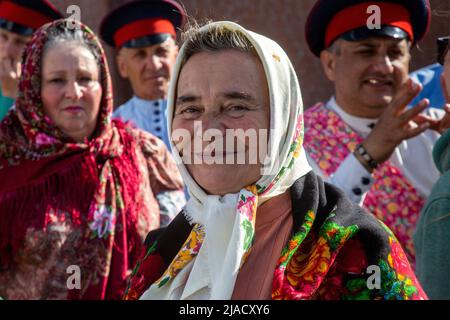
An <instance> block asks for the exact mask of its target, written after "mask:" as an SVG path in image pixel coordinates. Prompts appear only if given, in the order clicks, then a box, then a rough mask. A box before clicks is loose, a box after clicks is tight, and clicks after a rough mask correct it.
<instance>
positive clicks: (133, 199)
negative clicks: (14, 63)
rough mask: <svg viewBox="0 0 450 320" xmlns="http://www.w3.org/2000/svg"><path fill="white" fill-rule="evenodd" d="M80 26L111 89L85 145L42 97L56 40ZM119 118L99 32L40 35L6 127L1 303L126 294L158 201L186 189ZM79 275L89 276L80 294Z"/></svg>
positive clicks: (1, 169)
mask: <svg viewBox="0 0 450 320" xmlns="http://www.w3.org/2000/svg"><path fill="white" fill-rule="evenodd" d="M74 23H76V25H75V27H76V29H78V30H81V32H82V34H83V37H84V38H85V39H86V40H87V42H88V46H89V48H90V49H91V50H92V51H93V52H96V53H97V56H99V57H100V61H99V69H100V81H101V85H102V89H103V91H102V92H103V96H102V99H101V106H100V111H99V115H98V123H97V127H96V130H95V132H94V134H93V136H92V137H91V139H89V140H88V139H86V140H85V141H84V142H82V143H77V142H75V141H73V140H72V139H71V138H70V137H68V136H67V135H65V134H64V133H63V132H62V131H61V130H60V129H59V128H58V127H56V126H55V124H54V123H53V121H52V120H51V119H50V118H49V117H48V116H46V114H45V113H44V111H43V106H42V100H41V94H40V88H41V64H42V54H43V48H44V46H45V43H46V42H47V41H48V35H49V32H50V31H51V30H53V29H55V28H62V29H67V30H70V29H71V28H72V29H73V26H74ZM112 111H113V102H112V90H111V79H110V75H109V71H108V67H107V61H106V58H105V55H104V52H103V49H102V47H101V45H100V43H99V41H98V40H97V38H96V36H95V35H94V33H93V32H92V31H91V30H90V29H89V28H88V27H86V26H84V25H83V24H81V23H78V22H75V21H71V20H58V21H55V22H53V23H50V24H47V25H45V26H43V27H42V28H41V29H39V30H38V31H37V32H36V33H35V34H34V36H33V38H32V40H31V41H30V42H29V44H28V45H27V47H26V51H25V53H24V56H23V70H22V79H21V81H20V83H19V95H18V99H17V101H16V106H15V108H14V109H13V110H11V111H10V112H9V113H8V115H7V116H6V117H5V118H4V120H3V121H2V123H1V125H0V181H1V182H0V296H4V297H5V298H19V299H22V298H31V299H45V298H57V299H66V298H70V299H78V298H85V299H104V298H118V297H120V295H121V294H122V291H123V287H124V284H125V280H126V277H127V276H128V274H129V271H130V266H132V265H133V264H134V263H135V260H136V254H137V253H138V252H139V251H140V248H141V244H142V242H143V239H144V237H145V235H146V233H147V232H148V231H150V230H151V229H154V228H157V227H158V226H159V208H158V203H157V201H156V200H155V196H156V195H157V193H159V192H162V191H165V190H182V182H181V177H180V175H179V173H178V171H177V170H176V167H175V164H174V162H173V161H172V159H171V158H170V156H169V154H168V153H167V150H166V149H165V147H164V146H163V145H162V143H160V142H159V141H158V140H157V139H156V138H154V137H153V136H151V135H149V134H146V133H144V132H141V131H138V130H135V129H132V128H129V127H128V126H126V125H124V124H123V123H121V122H117V121H111V114H112ZM70 270H78V271H79V273H80V275H81V276H80V277H79V279H78V280H79V281H78V282H79V283H78V285H77V281H76V280H77V279H76V278H74V282H73V283H74V287H70V286H69V285H68V284H69V282H70V281H69V280H70V279H68V277H69V276H70V275H71V273H70V272H69V271H70ZM32 274H34V277H32V276H31V275H32ZM24 280H25V282H28V283H26V284H24ZM69 287H70V288H69Z"/></svg>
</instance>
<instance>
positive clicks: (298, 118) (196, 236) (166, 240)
mask: <svg viewBox="0 0 450 320" xmlns="http://www.w3.org/2000/svg"><path fill="white" fill-rule="evenodd" d="M184 37H185V40H184V44H183V46H182V49H181V50H180V55H179V57H178V60H177V64H176V67H175V72H174V75H175V76H174V77H173V83H172V86H171V91H170V95H169V114H168V116H169V119H168V121H169V123H170V126H169V128H171V130H172V133H171V137H172V139H173V141H172V147H173V149H174V150H176V151H178V152H176V153H175V152H174V156H175V157H176V160H177V161H178V163H179V168H180V170H181V174H182V176H183V178H184V179H185V182H186V184H187V185H188V189H189V192H190V195H191V198H190V199H189V201H188V203H187V206H186V207H185V209H184V210H183V211H182V213H181V214H180V215H178V216H177V217H176V218H175V219H174V221H173V222H172V223H171V224H170V225H169V226H168V227H167V228H166V229H165V230H163V231H160V232H153V233H152V234H150V236H149V241H148V246H147V248H146V249H145V250H144V251H143V254H142V258H141V259H140V261H139V263H138V265H137V266H136V269H135V271H134V273H133V275H132V277H131V281H130V283H129V287H128V289H127V292H126V295H125V298H126V299H137V298H141V299H224V300H228V299H252V300H253V299H425V298H426V295H425V294H424V293H423V291H422V289H421V287H420V285H419V283H418V282H417V280H416V278H415V276H414V273H413V272H412V270H411V267H410V265H409V263H408V261H407V258H406V257H405V254H404V252H403V250H402V248H401V246H400V245H399V243H398V241H397V240H396V239H395V237H394V236H393V235H392V233H391V231H390V230H389V229H388V228H387V227H385V226H384V225H383V224H382V223H381V222H379V221H378V220H376V219H375V218H374V217H373V216H371V215H369V214H367V213H366V212H364V211H363V210H362V209H361V208H360V207H358V206H356V205H354V204H352V203H351V202H350V201H349V200H348V199H347V198H346V197H345V195H344V194H343V193H342V192H341V191H340V190H339V189H337V188H336V187H334V186H332V185H330V184H327V183H324V182H323V181H322V180H321V179H320V178H319V177H318V176H317V175H316V174H314V173H313V172H311V170H310V167H309V165H308V163H307V161H306V158H305V152H304V150H303V148H302V138H303V122H302V120H303V118H302V99H301V92H300V87H299V84H298V80H297V76H296V74H295V71H294V69H293V67H292V65H291V63H290V61H289V59H288V57H287V55H286V53H285V52H284V51H283V50H282V49H281V48H280V47H279V46H278V45H277V44H276V43H275V42H273V41H272V40H270V39H267V38H265V37H263V36H261V35H258V34H256V33H253V32H250V31H247V30H246V29H244V28H243V27H241V26H239V25H237V24H234V23H231V22H216V23H211V24H208V25H206V26H204V27H202V28H196V27H194V28H193V29H191V30H190V31H188V32H187V33H186V34H185V36H184ZM210 130H214V131H215V139H214V142H217V141H220V140H225V138H228V135H229V134H231V133H232V132H239V131H241V133H242V131H244V132H246V133H248V135H247V136H246V137H242V136H241V135H240V134H239V133H236V134H235V135H236V136H238V140H239V141H241V143H242V144H244V148H241V149H240V150H239V148H237V150H234V148H233V146H234V144H232V143H227V145H226V147H225V148H224V150H225V151H220V148H216V149H217V150H215V152H212V151H211V150H210V149H209V147H210V146H211V144H208V143H206V142H208V140H213V139H211V137H210V136H212V134H211V132H210V133H208V134H207V132H208V131H210ZM267 130H269V136H268V137H267V136H266V137H264V132H265V131H267ZM203 131H204V132H203ZM252 131H253V132H257V134H254V135H253V138H251V134H250V133H251V132H252ZM186 132H188V133H190V136H191V139H192V141H185V140H186V136H187V135H186ZM258 133H262V134H258ZM202 135H204V136H208V137H206V138H205V137H204V138H203V139H202V141H200V143H199V141H198V137H199V136H202ZM255 136H257V137H258V141H257V142H258V146H257V147H255V146H254V145H252V144H251V140H252V139H253V140H254V137H255ZM180 137H182V138H180ZM221 138H222V139H221ZM266 144H267V148H266V147H265V145H266ZM189 145H194V148H193V149H194V150H191V151H189ZM196 146H197V147H196ZM216 146H217V144H216ZM264 149H266V150H267V152H268V153H267V154H266V155H267V157H264V156H262V155H264V154H265V153H264V152H260V151H261V150H264ZM189 152H190V153H189ZM255 152H256V153H257V154H258V161H256V164H255V163H254V162H252V161H250V159H251V158H252V157H253V158H254V157H255V155H254V153H255ZM242 154H243V155H244V156H245V163H244V164H239V163H238V164H233V161H227V162H226V164H223V161H220V160H221V159H218V160H219V161H211V157H213V158H217V155H219V156H224V155H225V156H226V157H228V156H229V155H231V157H230V158H231V159H233V158H234V160H236V156H239V155H242ZM200 156H201V158H202V160H203V161H198V159H195V157H200ZM193 158H194V159H193ZM219 158H220V157H219ZM189 160H191V161H189ZM215 160H217V159H215ZM227 160H228V159H227ZM221 163H222V164H221Z"/></svg>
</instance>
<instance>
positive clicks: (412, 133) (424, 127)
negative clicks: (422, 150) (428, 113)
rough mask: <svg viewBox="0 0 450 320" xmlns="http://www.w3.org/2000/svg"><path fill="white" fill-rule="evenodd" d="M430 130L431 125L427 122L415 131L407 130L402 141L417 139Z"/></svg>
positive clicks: (414, 129)
mask: <svg viewBox="0 0 450 320" xmlns="http://www.w3.org/2000/svg"><path fill="white" fill-rule="evenodd" d="M428 129H430V123H429V122H428V121H427V122H424V123H422V124H420V125H419V126H417V127H415V128H413V129H409V130H406V131H405V133H404V135H403V139H402V140H408V139H411V138H414V137H417V136H418V135H419V134H421V133H423V132H425V131H426V130H428Z"/></svg>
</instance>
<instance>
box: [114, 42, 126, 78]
mask: <svg viewBox="0 0 450 320" xmlns="http://www.w3.org/2000/svg"><path fill="white" fill-rule="evenodd" d="M125 61H126V57H125V53H124V52H123V49H119V52H117V54H116V62H117V69H118V70H119V74H120V76H121V77H122V78H125V79H127V78H128V68H127V64H126V62H125Z"/></svg>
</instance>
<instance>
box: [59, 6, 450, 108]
mask: <svg viewBox="0 0 450 320" xmlns="http://www.w3.org/2000/svg"><path fill="white" fill-rule="evenodd" d="M52 1H53V3H55V5H56V6H57V7H59V8H60V9H61V10H63V11H64V12H65V11H66V8H67V7H68V6H69V5H71V4H76V5H79V6H80V8H81V19H82V21H83V22H84V23H86V24H87V25H89V26H90V27H91V28H92V29H93V30H94V31H95V32H97V31H98V26H99V23H100V21H101V19H102V17H103V16H104V15H105V14H106V12H108V10H110V9H111V8H113V7H114V6H116V5H118V4H120V3H123V2H125V0H96V1H92V0H52ZM336 1H338V0H336ZM181 2H182V3H183V4H184V6H185V7H186V10H187V11H188V13H189V15H190V16H192V17H195V18H197V19H202V20H204V19H206V18H209V19H212V20H232V21H236V22H238V23H240V24H242V25H243V26H245V27H246V28H248V29H251V30H253V31H256V32H258V33H262V34H264V35H266V36H268V37H270V38H272V39H274V40H275V41H277V42H278V43H279V44H280V45H281V46H282V47H283V48H284V49H285V50H286V52H287V53H288V55H289V57H290V58H291V60H292V62H293V64H294V66H295V68H296V70H297V74H298V75H299V79H300V85H301V88H302V94H303V99H304V103H305V106H309V105H311V104H313V103H314V102H316V101H319V100H325V99H327V98H328V97H329V96H330V95H331V94H332V92H333V88H332V85H331V83H329V82H328V81H327V80H326V78H325V76H324V75H323V73H322V69H321V65H320V63H319V60H318V59H317V58H315V57H314V56H313V55H312V54H311V53H310V52H309V51H308V48H307V46H306V42H305V37H304V24H305V21H306V17H307V15H308V12H309V10H310V9H311V8H312V6H313V4H314V2H315V0H221V1H219V0H181ZM431 7H432V10H433V19H432V24H431V28H430V33H429V35H428V36H427V37H426V38H425V39H424V41H423V42H422V43H421V44H420V47H419V48H416V49H414V51H413V60H412V61H413V62H412V65H411V70H415V69H417V68H419V67H421V66H424V65H427V64H431V63H433V62H434V61H435V55H436V46H435V38H436V37H437V36H441V35H450V0H431ZM106 51H107V54H108V58H109V64H110V67H111V72H112V76H113V83H114V89H115V102H116V103H115V104H116V105H119V104H121V103H123V102H124V101H126V100H127V99H128V98H129V97H130V95H131V89H130V87H129V85H128V84H127V82H126V81H123V80H122V79H120V77H119V75H118V74H117V69H116V67H115V59H114V52H113V50H112V49H109V48H106Z"/></svg>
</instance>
